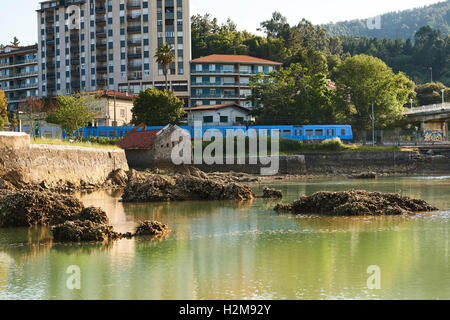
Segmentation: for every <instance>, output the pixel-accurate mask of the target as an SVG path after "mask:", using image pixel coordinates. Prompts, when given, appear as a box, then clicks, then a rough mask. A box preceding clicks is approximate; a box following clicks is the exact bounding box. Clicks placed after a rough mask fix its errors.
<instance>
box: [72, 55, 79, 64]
mask: <svg viewBox="0 0 450 320" xmlns="http://www.w3.org/2000/svg"><path fill="white" fill-rule="evenodd" d="M70 64H71V65H78V64H80V58H79V57H78V58H73V59H70Z"/></svg>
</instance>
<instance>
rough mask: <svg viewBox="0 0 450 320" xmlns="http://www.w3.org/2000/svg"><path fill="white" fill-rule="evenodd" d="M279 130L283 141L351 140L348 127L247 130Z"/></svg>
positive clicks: (305, 126) (268, 127)
mask: <svg viewBox="0 0 450 320" xmlns="http://www.w3.org/2000/svg"><path fill="white" fill-rule="evenodd" d="M250 128H252V129H257V130H268V132H269V134H270V131H271V130H279V132H280V137H281V138H283V139H290V140H299V141H310V142H314V141H324V140H329V139H333V138H340V139H341V140H342V141H351V140H353V131H352V127H351V126H350V125H314V126H311V125H304V126H253V127H249V129H250Z"/></svg>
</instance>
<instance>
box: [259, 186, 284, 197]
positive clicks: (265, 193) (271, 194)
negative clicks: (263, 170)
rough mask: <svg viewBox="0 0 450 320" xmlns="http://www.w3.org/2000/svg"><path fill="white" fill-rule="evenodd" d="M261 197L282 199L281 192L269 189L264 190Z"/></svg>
mask: <svg viewBox="0 0 450 320" xmlns="http://www.w3.org/2000/svg"><path fill="white" fill-rule="evenodd" d="M262 197H263V198H264V199H283V191H281V190H277V189H271V188H264V190H263V196H262Z"/></svg>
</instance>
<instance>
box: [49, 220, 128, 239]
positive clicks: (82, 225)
mask: <svg viewBox="0 0 450 320" xmlns="http://www.w3.org/2000/svg"><path fill="white" fill-rule="evenodd" d="M51 230H52V233H53V238H54V240H55V241H59V242H103V241H112V240H117V239H120V238H123V235H122V234H120V233H117V232H115V231H114V228H113V227H111V226H109V225H107V224H103V223H95V222H92V221H82V220H75V221H67V222H64V223H62V224H59V225H56V226H53V227H52V228H51Z"/></svg>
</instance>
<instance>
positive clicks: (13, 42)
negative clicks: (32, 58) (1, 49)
mask: <svg viewBox="0 0 450 320" xmlns="http://www.w3.org/2000/svg"><path fill="white" fill-rule="evenodd" d="M11 45H13V46H19V45H20V41H19V39H18V38H17V37H14V39H13V41H11Z"/></svg>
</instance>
